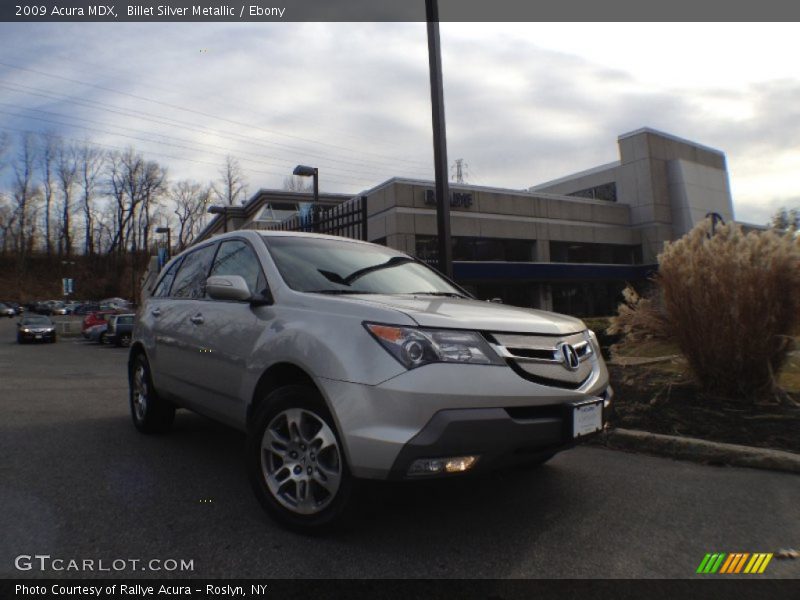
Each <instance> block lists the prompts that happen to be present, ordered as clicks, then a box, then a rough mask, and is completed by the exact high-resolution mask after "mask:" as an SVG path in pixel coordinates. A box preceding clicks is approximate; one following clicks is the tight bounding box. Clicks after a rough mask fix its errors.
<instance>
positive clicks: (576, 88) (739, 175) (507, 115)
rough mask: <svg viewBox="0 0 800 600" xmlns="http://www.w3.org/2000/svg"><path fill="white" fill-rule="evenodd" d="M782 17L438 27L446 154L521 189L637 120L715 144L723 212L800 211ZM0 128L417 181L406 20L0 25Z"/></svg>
mask: <svg viewBox="0 0 800 600" xmlns="http://www.w3.org/2000/svg"><path fill="white" fill-rule="evenodd" d="M798 29H800V26H798V25H797V24H791V23H788V24H787V23H784V24H747V23H741V24H733V23H731V24H668V23H661V24H642V23H628V24H618V25H614V24H606V23H588V24H576V23H568V24H552V23H541V24H535V23H518V24H501V23H494V24H458V23H445V24H442V26H441V34H442V52H443V69H444V82H445V101H446V112H447V116H446V119H447V133H448V156H449V159H450V161H451V163H452V161H453V160H454V159H456V158H463V159H464V160H465V162H466V163H467V165H468V167H467V180H468V182H470V183H475V184H480V185H489V186H495V187H507V188H516V189H521V188H526V187H529V186H531V185H535V184H537V183H541V182H543V181H547V180H550V179H554V178H557V177H560V176H563V175H566V174H569V173H572V172H575V171H579V170H583V169H586V168H590V167H593V166H596V165H599V164H602V163H607V162H611V161H614V160H617V159H618V158H619V157H618V148H617V145H616V138H617V136H618V135H619V134H621V133H625V132H628V131H632V130H634V129H638V128H640V127H644V126H647V127H653V128H656V129H660V130H663V131H666V132H668V133H672V134H674V135H677V136H680V137H685V138H688V139H691V140H693V141H696V142H700V143H702V144H705V145H708V146H712V147H715V148H718V149H720V150H722V151H724V152H725V153H726V155H727V158H728V168H729V172H730V177H731V187H732V191H733V196H734V205H735V210H736V216H737V218H738V219H739V220H743V221H749V222H757V223H763V222H765V221H767V220H768V218H769V216H770V215H771V214H772V213H773V212H774V211H775V210H776V209H777V208H779V207H781V206H786V207H800V178H798V173H800V101H799V100H800V71H799V70H798V68H797V57H798V56H800V31H798ZM0 40H2V41H0V48H2V53H0V131H2V130H5V131H8V132H9V133H11V134H12V135H17V134H18V133H19V132H21V131H51V132H54V133H56V134H59V135H61V136H63V137H64V138H65V139H68V140H73V139H74V140H76V141H82V140H91V142H92V143H94V144H97V145H98V146H100V147H102V148H107V149H111V148H119V149H122V148H125V147H127V146H134V147H135V148H136V149H137V150H139V151H141V152H143V153H144V154H145V155H147V156H148V157H150V158H152V159H155V160H158V161H159V162H162V163H163V164H165V165H167V166H168V169H169V173H170V176H171V177H172V178H173V179H181V178H191V179H196V180H198V181H201V182H205V181H209V180H212V179H215V178H216V177H217V171H218V169H219V165H220V164H221V163H222V162H223V161H224V158H225V155H227V154H231V155H233V156H235V157H237V158H238V159H239V161H240V163H241V165H242V167H243V169H244V171H245V173H246V175H247V179H248V181H249V186H250V189H251V190H255V189H257V188H261V187H281V186H282V184H283V180H284V178H285V177H286V176H287V175H288V174H289V173H291V170H292V168H293V167H294V165H296V164H298V163H305V164H311V165H313V166H317V167H319V169H320V186H321V189H322V190H323V191H330V192H348V193H357V192H359V191H361V190H364V189H367V188H369V187H372V186H373V185H375V184H377V183H379V182H381V181H383V180H385V179H387V178H389V177H392V176H405V177H414V178H425V179H432V178H433V167H432V149H431V144H432V142H431V117H430V92H429V88H428V62H427V45H426V32H425V25H424V23H383V24H370V23H361V24H346V23H281V24H271V23H270V24H265V23H253V24H244V23H232V24H224V23H219V24H213V23H202V24H197V23H194V24H175V23H142V24H124V23H87V24H54V23H47V24H27V23H25V24H20V23H14V24H11V23H0Z"/></svg>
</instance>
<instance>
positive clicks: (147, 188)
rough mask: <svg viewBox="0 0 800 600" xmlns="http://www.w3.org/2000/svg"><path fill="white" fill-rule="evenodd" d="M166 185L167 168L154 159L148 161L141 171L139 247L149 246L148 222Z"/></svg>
mask: <svg viewBox="0 0 800 600" xmlns="http://www.w3.org/2000/svg"><path fill="white" fill-rule="evenodd" d="M166 187H167V170H166V169H165V168H163V167H162V166H161V165H159V164H158V163H157V162H155V161H148V162H147V163H145V165H144V169H143V170H142V173H141V183H140V186H139V188H140V190H141V208H140V210H139V228H138V229H139V247H140V248H142V249H146V248H148V247H149V246H150V223H151V221H152V213H153V210H154V209H156V208H157V206H158V201H159V199H160V198H161V196H162V195H163V194H164V193H165V191H166Z"/></svg>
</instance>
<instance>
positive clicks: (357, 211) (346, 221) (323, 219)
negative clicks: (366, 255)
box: [259, 196, 368, 241]
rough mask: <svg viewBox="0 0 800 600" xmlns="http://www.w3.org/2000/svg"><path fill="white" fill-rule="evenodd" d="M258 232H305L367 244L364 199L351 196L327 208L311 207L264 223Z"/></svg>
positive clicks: (365, 205) (363, 197) (365, 204)
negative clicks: (346, 238)
mask: <svg viewBox="0 0 800 600" xmlns="http://www.w3.org/2000/svg"><path fill="white" fill-rule="evenodd" d="M259 229H267V230H273V231H308V232H313V233H324V234H327V235H339V236H342V237H349V238H353V239H357V240H364V241H367V239H368V238H367V233H368V232H367V197H366V196H355V197H354V198H351V199H350V200H346V201H345V202H342V203H341V204H337V205H336V206H333V207H330V208H325V207H322V206H319V205H314V206H312V207H311V210H310V211H308V212H307V213H298V214H296V215H293V216H291V217H289V218H288V219H284V220H283V221H280V222H278V223H267V224H265V225H263V226H261V227H259Z"/></svg>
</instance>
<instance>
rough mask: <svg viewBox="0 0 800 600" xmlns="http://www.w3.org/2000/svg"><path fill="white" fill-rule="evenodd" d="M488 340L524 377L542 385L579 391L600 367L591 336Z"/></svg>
mask: <svg viewBox="0 0 800 600" xmlns="http://www.w3.org/2000/svg"><path fill="white" fill-rule="evenodd" d="M486 337H487V339H488V340H489V343H490V344H491V345H492V347H493V348H494V350H495V351H496V352H497V353H498V354H499V355H500V356H502V357H503V358H504V359H505V360H506V362H507V363H508V365H509V366H510V367H511V368H512V369H513V370H514V371H515V372H516V373H517V374H518V375H519V376H520V377H523V378H525V379H527V380H528V381H533V382H535V383H538V384H540V385H545V386H548V387H556V388H562V389H572V390H574V389H578V388H580V387H581V386H582V385H584V384H585V383H586V382H587V381H588V380H589V379H590V378H591V376H592V373H594V371H595V368H596V365H597V360H596V358H595V357H594V350H593V347H592V344H591V342H590V340H589V335H588V332H580V333H572V334H566V335H560V336H558V335H556V336H551V335H536V334H509V333H490V334H487V336H486ZM573 351H574V352H573Z"/></svg>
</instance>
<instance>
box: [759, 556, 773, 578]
mask: <svg viewBox="0 0 800 600" xmlns="http://www.w3.org/2000/svg"><path fill="white" fill-rule="evenodd" d="M771 560H772V552H770V553H769V554H767V556H766V557H765V558H764V562H762V563H761V567H760V568H759V569H758V572H759V573H763V572H764V569H766V568H767V565H768V564H769V561H771Z"/></svg>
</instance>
